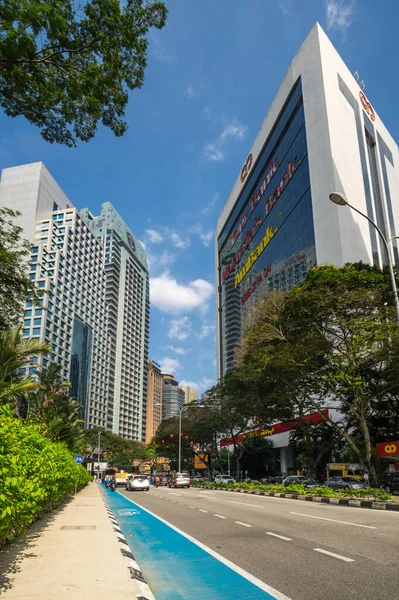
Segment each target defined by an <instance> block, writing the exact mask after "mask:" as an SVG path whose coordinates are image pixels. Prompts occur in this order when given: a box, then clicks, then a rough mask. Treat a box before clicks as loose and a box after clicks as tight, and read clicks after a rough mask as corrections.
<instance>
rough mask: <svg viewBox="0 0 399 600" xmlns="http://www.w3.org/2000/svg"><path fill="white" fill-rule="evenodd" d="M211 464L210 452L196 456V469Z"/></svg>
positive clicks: (205, 467) (204, 467)
mask: <svg viewBox="0 0 399 600" xmlns="http://www.w3.org/2000/svg"><path fill="white" fill-rule="evenodd" d="M208 465H209V454H196V455H195V456H194V469H197V470H199V469H207V468H208Z"/></svg>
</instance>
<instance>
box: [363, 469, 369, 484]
mask: <svg viewBox="0 0 399 600" xmlns="http://www.w3.org/2000/svg"><path fill="white" fill-rule="evenodd" d="M363 481H364V485H365V486H366V487H369V483H370V477H369V474H368V473H367V471H366V472H365V473H364V475H363Z"/></svg>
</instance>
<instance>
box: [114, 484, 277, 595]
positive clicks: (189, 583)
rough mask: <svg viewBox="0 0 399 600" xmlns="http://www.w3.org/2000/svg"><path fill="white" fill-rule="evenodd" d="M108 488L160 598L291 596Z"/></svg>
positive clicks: (134, 550) (122, 525)
mask: <svg viewBox="0 0 399 600" xmlns="http://www.w3.org/2000/svg"><path fill="white" fill-rule="evenodd" d="M102 493H104V494H105V495H106V499H107V502H108V504H109V506H110V509H111V510H112V512H113V514H114V516H115V519H116V520H117V521H118V523H119V526H120V528H121V530H122V533H123V535H124V536H125V539H126V541H127V543H128V544H129V546H130V548H131V550H132V553H133V555H134V557H135V559H136V561H137V562H138V564H139V566H140V568H141V570H142V571H143V574H144V576H145V578H146V580H147V582H148V584H149V586H150V587H151V589H152V591H153V594H154V596H155V598H156V600H194V599H195V600H203V599H204V600H205V599H206V600H227V599H228V600H235V599H237V600H238V599H240V600H243V599H248V600H289V599H288V598H287V597H286V596H284V595H283V594H281V593H279V592H277V591H276V590H273V589H272V588H270V587H269V586H267V585H266V584H264V583H263V582H261V581H259V580H258V579H256V578H255V577H253V576H251V575H250V574H249V573H246V572H244V571H242V573H243V574H242V575H241V574H240V571H241V569H240V568H239V567H237V566H236V565H233V564H232V563H229V561H227V560H226V559H224V558H223V557H220V559H221V560H220V559H219V558H217V557H218V556H220V555H218V554H217V553H215V552H213V551H212V550H210V549H208V551H207V550H206V549H204V547H201V544H200V542H197V543H195V542H194V541H192V538H191V539H189V538H190V536H187V534H183V532H182V533H180V532H179V530H178V529H177V528H175V527H174V526H173V525H170V524H167V522H166V521H163V520H162V519H161V518H160V517H157V516H156V515H154V514H152V513H151V512H150V511H148V510H147V509H144V508H143V507H141V506H139V505H138V504H136V503H135V502H133V501H132V500H130V499H128V498H126V497H125V496H123V495H122V494H119V493H118V492H117V493H114V492H110V491H108V490H104V489H102ZM186 536H187V537H186ZM210 552H212V554H211V553H210ZM222 561H223V562H222ZM225 563H229V564H230V565H231V566H229V565H228V564H225ZM247 577H248V578H249V579H248V578H247ZM251 580H252V581H251Z"/></svg>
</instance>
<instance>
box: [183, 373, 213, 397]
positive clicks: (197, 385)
mask: <svg viewBox="0 0 399 600" xmlns="http://www.w3.org/2000/svg"><path fill="white" fill-rule="evenodd" d="M214 383H215V381H214V380H213V379H209V378H208V377H202V378H201V379H200V380H199V381H188V380H187V379H182V381H179V384H180V385H188V386H190V387H192V388H194V389H195V390H198V393H199V394H202V392H205V391H206V390H209V388H210V387H212V386H213V385H214Z"/></svg>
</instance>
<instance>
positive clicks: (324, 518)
mask: <svg viewBox="0 0 399 600" xmlns="http://www.w3.org/2000/svg"><path fill="white" fill-rule="evenodd" d="M290 515H298V516H299V517H308V518H309V519H320V520H321V521H332V523H342V524H343V525H353V527H363V528H364V529H377V527H372V526H371V525H360V523H351V522H350V521H337V519H327V517H316V516H315V515H306V514H305V513H297V512H290Z"/></svg>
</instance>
